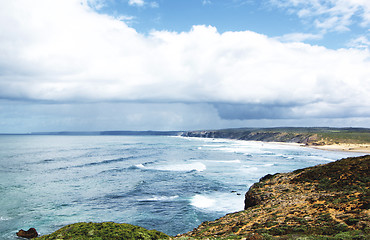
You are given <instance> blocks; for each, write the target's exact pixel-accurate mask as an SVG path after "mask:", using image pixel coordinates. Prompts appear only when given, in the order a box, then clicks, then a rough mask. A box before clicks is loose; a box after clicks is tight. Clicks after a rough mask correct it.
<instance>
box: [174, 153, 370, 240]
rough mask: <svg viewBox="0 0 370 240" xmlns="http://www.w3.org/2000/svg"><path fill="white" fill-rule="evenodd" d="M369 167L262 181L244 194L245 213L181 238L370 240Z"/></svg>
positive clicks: (336, 166)
mask: <svg viewBox="0 0 370 240" xmlns="http://www.w3.org/2000/svg"><path fill="white" fill-rule="evenodd" d="M369 165H370V155H367V156H363V157H358V158H346V159H342V160H339V161H336V162H332V163H329V164H326V165H319V166H315V167H311V168H305V169H301V170H296V171H294V172H291V173H280V174H275V175H266V176H265V177H263V178H261V180H260V181H259V182H258V183H255V184H254V185H253V186H252V187H251V188H250V189H249V191H248V192H247V193H246V195H245V211H241V212H237V213H232V214H228V215H226V216H224V217H222V218H220V219H217V220H215V221H212V222H204V223H202V224H201V225H200V226H199V227H198V228H196V229H194V230H193V231H191V232H188V233H186V234H184V235H182V236H181V237H188V238H193V239H201V238H211V239H213V238H218V239H230V238H233V239H239V238H244V239H299V238H300V237H302V236H310V237H307V238H300V239H370V235H369V234H370V228H369V227H370V226H369V223H370V222H369V213H370V211H369V200H370V199H369V196H370V192H369V187H370V181H369V180H370V177H369ZM314 236H316V237H314ZM319 236H325V237H319Z"/></svg>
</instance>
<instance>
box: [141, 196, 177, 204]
mask: <svg viewBox="0 0 370 240" xmlns="http://www.w3.org/2000/svg"><path fill="white" fill-rule="evenodd" d="M178 197H179V196H178V195H175V196H152V197H150V198H145V199H140V200H139V201H153V202H156V201H173V200H175V199H176V198H178Z"/></svg>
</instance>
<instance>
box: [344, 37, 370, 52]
mask: <svg viewBox="0 0 370 240" xmlns="http://www.w3.org/2000/svg"><path fill="white" fill-rule="evenodd" d="M348 46H349V47H353V48H362V49H368V48H370V40H369V39H368V38H367V37H366V36H359V37H357V38H354V39H351V41H350V42H349V43H348Z"/></svg>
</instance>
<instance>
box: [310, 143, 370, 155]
mask: <svg viewBox="0 0 370 240" xmlns="http://www.w3.org/2000/svg"><path fill="white" fill-rule="evenodd" d="M308 147H312V148H316V149H321V150H329V151H346V152H360V153H370V144H346V143H340V144H331V145H323V146H313V145H311V146H308Z"/></svg>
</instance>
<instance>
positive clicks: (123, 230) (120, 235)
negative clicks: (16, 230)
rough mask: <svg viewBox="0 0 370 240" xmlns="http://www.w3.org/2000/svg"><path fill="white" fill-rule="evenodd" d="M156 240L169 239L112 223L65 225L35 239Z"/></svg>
mask: <svg viewBox="0 0 370 240" xmlns="http://www.w3.org/2000/svg"><path fill="white" fill-rule="evenodd" d="M58 239H73V240H85V239H86V240H110V239H112V240H131V239H132V240H134V239H135V240H136V239H141V240H157V239H169V236H167V235H166V234H164V233H161V232H159V231H156V230H147V229H145V228H142V227H138V226H134V225H130V224H119V223H113V222H103V223H91V222H90V223H75V224H71V225H67V226H65V227H63V228H61V229H59V230H58V231H56V232H54V233H52V234H50V235H45V236H42V237H39V238H37V240H58Z"/></svg>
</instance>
